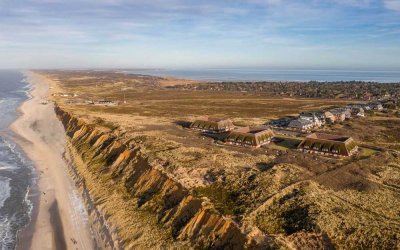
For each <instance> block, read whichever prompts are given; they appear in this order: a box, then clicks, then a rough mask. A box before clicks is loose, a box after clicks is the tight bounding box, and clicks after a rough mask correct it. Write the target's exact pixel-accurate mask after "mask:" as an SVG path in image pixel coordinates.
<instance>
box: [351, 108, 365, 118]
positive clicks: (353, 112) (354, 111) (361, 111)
mask: <svg viewBox="0 0 400 250" xmlns="http://www.w3.org/2000/svg"><path fill="white" fill-rule="evenodd" d="M351 115H353V116H361V117H364V116H365V112H364V109H363V108H362V107H361V106H352V107H351Z"/></svg>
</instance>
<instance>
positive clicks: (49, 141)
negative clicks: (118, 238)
mask: <svg viewBox="0 0 400 250" xmlns="http://www.w3.org/2000/svg"><path fill="white" fill-rule="evenodd" d="M26 75H27V76H28V80H29V82H30V83H31V84H32V86H33V90H32V91H31V95H32V99H30V100H28V101H26V102H25V103H23V104H22V106H21V107H20V111H21V113H22V114H21V117H20V118H19V119H18V120H17V121H16V122H15V123H14V124H12V125H11V128H12V129H13V131H14V132H15V133H16V134H17V136H16V138H15V140H16V142H17V143H18V144H19V145H20V146H21V147H22V149H23V150H24V152H25V153H26V155H27V156H28V157H29V158H30V159H31V160H32V161H33V163H34V164H35V167H36V170H37V173H38V176H39V180H38V190H37V191H36V192H35V191H33V192H32V194H31V195H32V196H33V197H32V200H33V202H34V206H35V208H34V211H33V212H32V220H31V222H30V224H29V225H28V226H27V227H26V228H25V229H23V230H22V231H21V232H20V233H19V235H18V244H17V249H40V250H42V249H43V250H45V249H93V248H94V241H93V236H92V234H91V232H90V228H89V226H88V223H87V215H86V214H85V213H84V212H83V211H82V209H81V208H82V206H81V204H76V200H79V199H77V197H76V194H77V192H76V189H75V187H74V184H73V181H72V180H71V178H70V176H69V174H68V168H67V165H66V163H65V161H64V159H63V153H64V152H65V142H66V139H65V132H64V129H63V127H62V124H61V123H60V122H59V121H58V119H57V117H56V115H55V112H54V107H53V104H51V103H49V104H47V105H43V104H42V102H43V100H45V99H47V95H48V91H49V82H48V79H46V78H43V77H41V76H40V75H37V74H34V73H31V72H27V73H26Z"/></svg>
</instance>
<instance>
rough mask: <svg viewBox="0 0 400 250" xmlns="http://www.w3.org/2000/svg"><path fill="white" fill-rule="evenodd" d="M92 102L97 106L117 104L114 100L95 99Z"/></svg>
mask: <svg viewBox="0 0 400 250" xmlns="http://www.w3.org/2000/svg"><path fill="white" fill-rule="evenodd" d="M93 103H94V105H97V106H117V105H118V103H117V102H114V101H111V100H99V101H96V102H93Z"/></svg>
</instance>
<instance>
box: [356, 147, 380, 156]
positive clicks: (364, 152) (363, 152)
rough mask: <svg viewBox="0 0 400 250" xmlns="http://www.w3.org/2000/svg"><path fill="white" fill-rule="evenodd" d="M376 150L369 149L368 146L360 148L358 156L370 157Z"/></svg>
mask: <svg viewBox="0 0 400 250" xmlns="http://www.w3.org/2000/svg"><path fill="white" fill-rule="evenodd" d="M378 152H379V151H377V150H374V149H370V148H361V152H360V156H361V157H370V156H372V155H374V154H376V153H378Z"/></svg>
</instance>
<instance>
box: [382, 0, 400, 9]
mask: <svg viewBox="0 0 400 250" xmlns="http://www.w3.org/2000/svg"><path fill="white" fill-rule="evenodd" d="M383 3H384V5H385V7H386V8H387V9H389V10H394V11H400V0H383Z"/></svg>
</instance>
